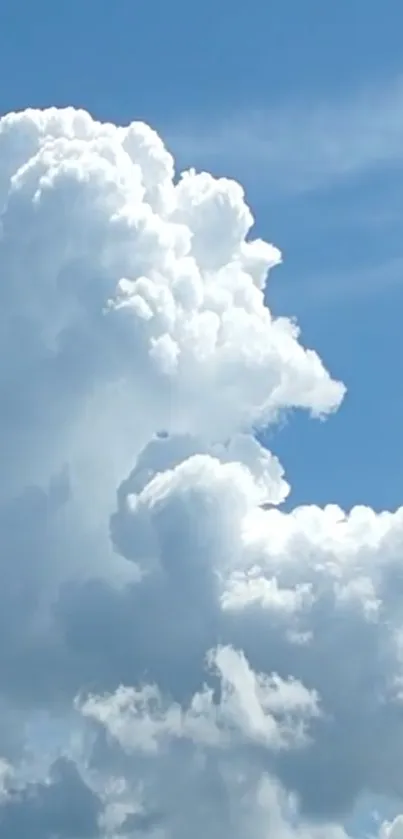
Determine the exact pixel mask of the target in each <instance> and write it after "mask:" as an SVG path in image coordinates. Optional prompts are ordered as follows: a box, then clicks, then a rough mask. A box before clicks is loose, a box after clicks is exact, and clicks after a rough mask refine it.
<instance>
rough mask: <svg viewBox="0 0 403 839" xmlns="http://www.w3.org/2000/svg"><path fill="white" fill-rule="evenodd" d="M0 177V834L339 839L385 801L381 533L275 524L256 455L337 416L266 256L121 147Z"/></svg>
mask: <svg viewBox="0 0 403 839" xmlns="http://www.w3.org/2000/svg"><path fill="white" fill-rule="evenodd" d="M0 150H1V154H0V161H1V163H0V205H1V207H2V211H1V235H0V257H1V261H0V264H1V276H2V284H1V291H0V295H1V304H2V305H1V314H0V341H1V352H2V361H3V363H2V365H1V366H0V396H1V402H2V412H1V416H0V446H1V456H2V470H1V474H0V547H1V552H0V556H1V560H0V561H1V571H2V587H1V595H0V606H1V609H0V612H1V619H0V621H1V630H2V638H3V643H2V645H1V646H0V703H1V709H2V720H3V725H2V726H1V727H0V753H1V756H2V760H3V762H2V764H1V767H3V768H4V767H5V768H4V771H3V768H2V769H1V771H0V776H1V781H2V785H3V786H2V792H1V801H0V833H1V830H3V832H5V835H6V834H7V835H10V833H13V832H18V833H19V834H21V835H25V834H24V831H25V832H26V831H27V830H28V826H29V829H30V831H31V833H32V832H33V834H34V835H38V836H39V835H40V836H51V835H61V836H66V837H68V836H70V835H71V836H73V835H74V836H75V837H78V836H80V837H86V836H93V835H98V836H104V837H106V836H107V837H109V836H122V835H123V836H137V835H147V836H152V837H154V839H157V837H158V839H181V837H183V839H185V837H188V836H189V835H192V836H193V837H195V839H197V837H198V836H199V835H200V836H203V837H204V836H205V835H206V834H208V835H211V836H212V837H214V836H217V837H220V839H222V837H227V836H231V837H235V839H236V838H237V837H238V838H239V839H244V837H246V836H250V835H253V836H256V837H260V836H261V837H262V839H263V837H264V838H265V839H267V837H269V839H271V837H276V839H277V837H284V839H314V837H317V839H320V837H325V836H326V837H327V839H328V837H332V839H333V837H334V839H346V836H347V833H346V830H345V828H344V827H343V823H344V820H345V818H346V817H347V816H348V815H349V814H351V812H352V811H353V810H354V806H355V804H356V802H359V801H360V799H361V798H362V796H363V795H369V796H371V795H384V796H386V797H390V798H393V799H396V798H397V799H398V800H401V799H402V797H403V789H402V785H401V780H400V765H401V761H402V756H403V740H402V737H401V719H402V661H403V656H402V637H403V632H402V630H403V626H402V619H401V553H402V544H403V513H402V510H401V509H400V510H397V511H395V512H393V513H392V512H384V513H381V514H377V513H375V512H373V511H372V510H370V509H367V508H364V507H357V508H355V509H354V510H352V511H351V512H349V513H347V512H344V511H343V510H341V509H339V508H338V507H336V506H332V505H331V504H330V505H328V506H327V507H325V508H324V509H318V508H316V507H301V508H296V509H294V510H291V512H288V513H286V512H284V511H283V510H282V503H283V501H284V500H285V498H286V497H287V496H288V494H289V492H290V487H289V484H288V483H287V480H286V476H285V475H284V471H283V469H282V466H281V464H280V463H279V461H278V459H277V458H276V456H275V455H274V454H272V453H271V452H269V451H267V450H266V449H264V448H263V447H262V446H261V445H260V444H259V443H258V442H257V440H256V438H255V433H256V431H258V430H259V429H262V428H264V427H265V426H266V425H268V424H270V423H274V422H276V421H277V420H278V419H279V418H281V417H282V415H283V414H284V413H285V412H287V413H288V412H291V411H292V410H294V409H305V410H307V411H309V413H310V414H311V415H312V416H313V417H320V418H324V417H326V416H328V415H330V414H331V413H332V412H333V411H335V410H336V409H337V408H338V407H339V406H340V404H341V402H342V400H343V396H344V393H345V388H344V385H343V384H342V383H341V382H338V381H335V380H334V379H333V378H332V377H331V375H330V373H328V371H327V370H326V368H325V366H324V364H323V363H322V361H321V360H320V358H319V357H318V355H317V354H316V353H315V352H314V351H313V350H310V349H306V348H305V347H304V346H303V344H302V342H301V336H300V334H299V330H298V327H297V325H296V324H295V322H294V321H293V320H291V319H287V318H275V317H274V316H273V315H272V313H271V312H270V310H269V309H268V308H267V306H266V305H265V302H264V294H265V284H266V276H267V273H268V271H269V270H270V269H271V268H273V267H274V266H275V265H276V264H278V262H279V261H280V259H281V255H280V253H279V252H278V250H277V249H276V248H275V247H274V246H272V245H268V244H266V243H264V242H262V241H260V240H254V239H253V238H252V236H251V230H252V226H253V218H252V214H251V211H250V209H249V208H248V207H247V205H246V203H245V199H244V194H243V191H242V189H241V187H240V186H239V184H236V183H234V182H233V181H231V180H228V179H225V178H221V179H218V180H217V179H215V178H213V177H212V176H211V175H210V174H208V173H206V172H202V173H196V172H195V171H193V170H190V171H189V172H187V173H185V174H183V175H178V174H177V173H176V172H175V169H174V161H173V158H172V156H171V154H170V153H169V152H168V151H167V150H166V148H165V147H164V145H163V143H162V141H161V139H160V138H159V137H158V136H157V134H156V133H155V132H154V131H152V130H151V129H150V128H149V127H148V126H145V125H144V124H142V123H133V124H132V125H130V126H127V127H119V126H114V125H105V124H101V123H98V122H96V121H95V120H93V119H92V118H91V117H90V116H89V115H88V114H86V113H84V112H82V111H75V110H74V109H66V110H56V109H50V110H47V111H25V112H23V113H21V114H10V115H8V116H6V117H4V118H3V119H2V120H1V122H0ZM313 468H314V467H313ZM315 468H316V467H315ZM10 778H11V781H10ZM385 824H386V822H385ZM384 829H385V830H389V828H388V827H387V826H386V827H384ZM391 830H392V828H391Z"/></svg>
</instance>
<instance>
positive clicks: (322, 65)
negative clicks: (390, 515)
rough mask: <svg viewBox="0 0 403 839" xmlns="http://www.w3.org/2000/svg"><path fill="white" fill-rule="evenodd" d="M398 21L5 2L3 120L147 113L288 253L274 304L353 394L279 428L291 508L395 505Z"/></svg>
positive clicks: (305, 11) (377, 6)
mask: <svg viewBox="0 0 403 839" xmlns="http://www.w3.org/2000/svg"><path fill="white" fill-rule="evenodd" d="M402 26H403V7H402V4H401V2H400V0H387V2H382V3H381V2H380V0H370V2H368V0H366V1H365V2H364V0H348V2H344V3H343V2H341V3H339V2H333V3H332V2H323V0H306V2H299V0H277V2H269V0H249V2H248V3H237V2H235V3H234V2H233V0H220V2H215V0H205V2H203V3H197V2H194V3H189V2H184V0H171V2H166V0H115V2H114V3H107V2H102V0H101V2H99V0H98V2H94V0H86V2H84V3H83V2H81V0H80V2H79V0H70V2H68V3H54V2H50V0H36V2H32V3H27V2H26V0H15V2H14V3H12V4H10V3H5V2H3V3H2V4H1V8H0V71H1V78H2V79H3V83H2V86H1V91H0V110H1V112H2V113H4V112H7V111H9V110H16V109H20V108H24V107H27V106H45V105H50V104H57V105H66V104H73V105H76V106H83V107H85V108H87V109H89V110H90V111H91V113H92V114H94V115H95V116H97V117H99V118H101V119H110V120H113V121H116V122H127V121H128V120H131V119H135V118H141V119H144V120H146V121H147V122H149V123H150V124H151V125H153V126H154V127H156V128H157V129H158V130H159V131H160V132H161V134H162V135H163V136H164V137H165V138H167V140H168V142H169V144H170V147H171V148H172V149H173V150H174V152H175V153H176V157H177V162H178V165H179V166H182V165H183V166H188V165H196V166H197V167H201V168H202V167H204V166H205V167H206V168H208V169H209V170H212V171H217V172H218V173H220V174H227V173H229V174H231V175H233V176H235V177H238V178H239V179H240V180H241V182H242V183H243V185H244V186H245V187H246V190H247V194H248V198H249V200H250V202H251V205H252V207H253V209H254V211H255V214H256V216H257V230H258V232H259V233H261V234H262V235H264V236H265V237H266V238H269V240H271V241H273V242H274V243H275V244H277V245H278V246H279V247H280V248H281V249H282V250H283V252H284V258H285V262H284V265H283V266H282V267H281V268H280V269H277V270H276V272H275V273H273V275H272V277H271V280H270V290H269V298H268V299H269V301H270V304H271V306H272V307H273V309H274V311H278V312H280V311H281V312H285V313H289V314H294V315H296V316H297V318H298V320H299V322H300V324H301V326H302V329H303V336H304V340H305V341H306V342H307V343H309V344H310V345H311V346H313V347H315V348H316V349H317V350H318V351H319V353H320V355H321V356H322V357H323V358H324V360H325V362H326V363H327V364H328V365H329V366H330V368H331V370H332V372H334V374H335V375H337V376H340V377H341V378H342V379H343V380H344V381H345V382H346V384H347V386H348V389H349V394H348V396H347V399H346V401H345V404H344V406H343V407H342V409H341V410H340V412H339V414H338V415H337V416H335V417H333V418H331V419H330V420H329V421H328V422H327V423H325V424H324V425H323V426H321V427H318V425H317V424H316V423H315V424H312V423H310V422H309V421H308V419H307V418H306V417H298V418H295V417H294V418H293V420H292V422H291V423H290V424H289V426H288V427H286V428H285V429H284V430H283V431H282V432H281V433H278V432H277V431H276V432H275V435H276V436H275V443H274V447H275V449H276V451H277V452H279V454H280V455H281V458H282V460H283V462H284V463H285V466H286V468H287V471H288V473H289V474H290V477H291V481H292V484H293V487H294V490H293V500H295V502H299V501H301V500H302V501H305V500H310V501H318V502H324V501H326V500H336V501H338V502H340V503H341V504H342V505H346V506H347V507H349V506H350V505H351V504H353V503H355V502H363V503H368V504H371V505H373V506H374V507H375V508H378V507H394V506H396V505H397V504H398V503H399V501H400V500H401V486H400V475H401V473H402V468H403V447H402V445H401V428H402V420H403V400H402V395H401V370H402V368H401V360H400V359H401V357H402V355H403V330H402V329H401V312H402V306H403V247H402V239H401V226H400V225H401V218H400V213H401V203H402V199H401V194H402V193H401V190H402V185H403V174H402V167H401V164H402V159H403V108H402V105H403V59H402V56H401V31H402ZM272 444H273V443H272ZM312 463H315V464H316V465H315V467H314V470H312V467H311V466H310V467H309V468H308V464H312Z"/></svg>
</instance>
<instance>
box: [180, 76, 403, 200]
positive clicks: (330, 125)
mask: <svg viewBox="0 0 403 839" xmlns="http://www.w3.org/2000/svg"><path fill="white" fill-rule="evenodd" d="M402 104H403V88H402V80H401V78H398V79H396V80H394V81H393V82H390V83H389V84H385V85H384V86H383V87H382V86H380V85H379V86H377V87H375V88H373V89H370V90H368V89H365V88H364V89H361V90H358V91H355V92H352V93H349V94H347V95H345V96H344V97H339V98H337V99H336V98H335V99H334V100H333V101H330V102H328V101H326V102H325V101H322V102H321V101H317V102H313V101H305V102H290V103H289V104H287V105H276V106H275V105H273V106H271V107H270V108H268V109H262V108H253V109H250V110H246V111H245V110H242V111H241V112H240V113H228V114H224V115H222V114H220V115H219V116H217V115H215V114H210V115H209V122H208V124H207V120H206V119H204V122H203V125H199V124H194V125H192V124H191V123H190V124H189V120H188V119H186V123H184V124H183V125H179V126H175V128H172V129H171V131H170V130H169V128H168V136H169V139H170V143H171V145H172V147H173V148H174V149H175V151H176V154H177V155H178V156H179V157H180V159H181V160H183V161H184V162H185V163H186V165H187V164H188V163H189V162H192V163H193V165H194V164H195V163H197V164H199V165H204V166H206V165H209V166H211V167H213V168H215V169H217V168H218V169H223V168H225V169H226V171H228V170H230V171H233V172H237V173H238V175H240V176H242V177H243V178H244V179H245V180H248V181H249V182H253V181H254V180H256V179H258V181H259V183H260V184H261V183H262V179H263V181H264V183H265V187H269V188H270V192H271V193H274V194H276V193H277V192H280V193H282V192H286V193H295V192H296V193H304V192H310V191H311V190H316V189H322V188H326V187H329V186H331V185H332V184H334V183H337V182H343V181H346V180H348V179H351V178H356V177H359V176H362V175H365V174H366V173H368V172H370V171H376V170H377V169H379V168H380V167H384V166H388V165H399V162H400V161H401V158H402V140H403V128H402V124H401V118H400V114H401V110H402Z"/></svg>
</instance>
